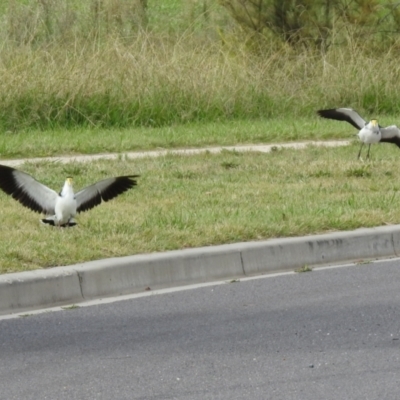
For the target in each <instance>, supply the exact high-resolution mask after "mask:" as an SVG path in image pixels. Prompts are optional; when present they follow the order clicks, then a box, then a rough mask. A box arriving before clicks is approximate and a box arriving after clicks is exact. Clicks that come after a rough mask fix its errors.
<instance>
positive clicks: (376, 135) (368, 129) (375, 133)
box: [358, 124, 381, 143]
mask: <svg viewBox="0 0 400 400" xmlns="http://www.w3.org/2000/svg"><path fill="white" fill-rule="evenodd" d="M358 137H359V138H360V140H361V141H362V142H364V143H378V142H379V141H380V140H381V131H380V129H379V127H378V126H376V127H373V126H371V124H368V125H366V126H365V127H364V128H362V129H361V130H360V132H358Z"/></svg>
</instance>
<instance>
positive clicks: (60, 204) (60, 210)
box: [0, 165, 139, 227]
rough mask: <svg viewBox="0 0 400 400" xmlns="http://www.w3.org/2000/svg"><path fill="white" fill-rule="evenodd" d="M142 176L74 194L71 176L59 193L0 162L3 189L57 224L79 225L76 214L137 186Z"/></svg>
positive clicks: (106, 181)
mask: <svg viewBox="0 0 400 400" xmlns="http://www.w3.org/2000/svg"><path fill="white" fill-rule="evenodd" d="M138 177H139V175H127V176H117V177H114V178H108V179H104V180H102V181H99V182H97V183H95V184H93V185H90V186H87V187H86V188H84V189H82V190H80V191H79V192H77V193H74V189H73V186H72V178H67V179H66V181H65V183H64V186H63V188H62V190H61V192H60V193H57V192H56V191H54V190H53V189H50V188H48V187H47V186H45V185H43V184H42V183H40V182H39V181H37V180H36V179H35V178H33V177H32V176H31V175H29V174H27V173H25V172H22V171H19V170H17V169H14V168H11V167H7V166H5V165H0V189H1V190H3V191H4V192H5V193H7V194H8V195H10V196H12V197H13V198H14V199H15V200H18V201H19V202H20V203H21V204H22V205H23V206H25V207H28V208H30V209H31V210H32V211H35V212H40V213H43V214H45V215H46V218H44V219H42V222H44V223H47V224H50V225H55V226H61V227H66V226H73V225H76V222H75V221H74V217H75V215H76V214H77V213H80V212H83V211H87V210H90V209H91V208H93V207H95V206H97V205H99V204H100V203H101V202H102V201H108V200H111V199H113V198H114V197H116V196H118V195H120V194H121V193H124V192H126V191H127V190H129V189H131V188H133V187H134V186H136V184H137V182H136V179H135V178H138Z"/></svg>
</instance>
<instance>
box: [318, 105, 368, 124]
mask: <svg viewBox="0 0 400 400" xmlns="http://www.w3.org/2000/svg"><path fill="white" fill-rule="evenodd" d="M317 114H318V115H319V116H321V117H323V118H328V119H335V120H337V121H346V122H348V123H350V124H351V125H353V126H354V127H355V128H357V129H362V128H364V126H365V124H366V123H367V121H365V120H364V118H362V117H361V116H360V114H358V112H357V111H355V110H353V109H352V108H331V109H329V110H318V111H317Z"/></svg>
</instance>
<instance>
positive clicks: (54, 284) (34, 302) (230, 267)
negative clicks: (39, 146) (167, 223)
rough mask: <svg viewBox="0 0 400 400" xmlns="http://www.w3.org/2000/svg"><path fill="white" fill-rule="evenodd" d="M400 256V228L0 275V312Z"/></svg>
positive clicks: (166, 253)
mask: <svg viewBox="0 0 400 400" xmlns="http://www.w3.org/2000/svg"><path fill="white" fill-rule="evenodd" d="M399 255H400V225H392V226H384V227H378V228H368V229H365V228H363V229H357V230H355V231H350V232H335V233H328V234H322V235H315V236H305V237H296V238H284V239H271V240H266V241H262V242H248V243H235V244H227V245H221V246H213V247H202V248H196V249H186V250H177V251H170V252H164V253H156V254H144V255H135V256H128V257H120V258H110V259H104V260H100V261H91V262H87V263H83V264H77V265H71V266H68V267H56V268H52V269H49V270H36V271H31V272H22V273H14V274H5V275H0V315H1V314H9V313H20V312H22V311H25V310H32V309H35V308H36V309H37V308H44V307H54V306H57V305H65V304H73V303H79V302H80V301H87V300H90V299H96V298H97V299H98V298H102V297H107V296H117V295H123V294H131V293H135V292H141V291H143V290H146V288H147V287H150V288H151V289H156V288H162V287H171V286H180V285H185V284H194V283H200V282H210V281H214V280H222V279H233V278H240V277H244V276H251V275H258V274H266V273H271V272H279V271H289V270H293V269H296V268H300V267H302V266H304V265H309V266H321V265H329V264H333V263H343V262H351V261H355V260H360V259H363V260H365V259H375V258H384V257H386V258H387V257H397V256H399Z"/></svg>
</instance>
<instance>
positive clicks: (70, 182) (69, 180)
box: [67, 177, 72, 186]
mask: <svg viewBox="0 0 400 400" xmlns="http://www.w3.org/2000/svg"><path fill="white" fill-rule="evenodd" d="M67 183H68V185H70V186H72V178H71V177H69V178H67Z"/></svg>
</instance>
